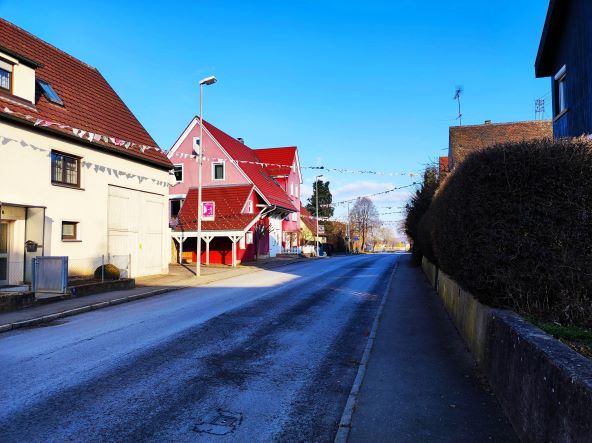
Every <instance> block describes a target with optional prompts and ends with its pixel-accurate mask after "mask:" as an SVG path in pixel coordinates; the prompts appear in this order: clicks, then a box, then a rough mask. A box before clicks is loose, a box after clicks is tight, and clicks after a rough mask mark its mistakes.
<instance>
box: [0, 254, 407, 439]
mask: <svg viewBox="0 0 592 443" xmlns="http://www.w3.org/2000/svg"><path fill="white" fill-rule="evenodd" d="M397 260H398V256H396V255H390V254H379V255H371V256H355V257H338V258H330V259H327V260H318V261H312V262H306V263H303V264H294V265H290V266H287V267H284V268H281V269H279V270H276V271H262V272H258V273H256V274H249V275H244V276H240V277H235V278H232V279H228V280H224V281H219V282H216V283H213V284H210V285H207V286H204V287H199V288H195V289H187V290H182V291H177V292H174V293H170V294H166V295H162V296H159V297H154V298H151V299H146V300H141V301H138V302H134V303H129V304H125V305H119V306H114V307H111V308H108V309H103V310H100V311H95V312H91V313H87V314H82V315H79V316H75V317H70V318H67V319H64V320H63V321H59V322H55V323H53V324H49V325H48V326H44V327H37V328H31V329H26V330H18V331H14V332H10V333H5V334H2V335H1V336H0V371H1V372H0V373H1V377H2V380H1V383H0V440H1V441H2V442H13V441H14V442H16V441H18V442H28V441H40V442H41V441H43V442H51V441H56V442H57V441H59V442H64V441H126V442H128V441H159V442H160V441H179V442H182V441H216V442H225V441H251V442H252V441H332V439H333V438H334V435H335V432H336V430H337V425H338V422H339V419H340V416H341V413H342V411H343V408H344V406H345V402H346V400H347V397H348V394H349V391H350V389H351V386H352V383H353V380H354V378H355V375H356V371H357V368H358V364H357V363H358V361H359V359H360V358H361V356H362V353H363V350H364V346H365V345H366V338H367V335H368V332H369V330H370V327H371V325H372V321H373V320H374V316H375V314H376V312H377V308H378V305H379V303H380V299H381V297H382V296H383V295H384V291H385V289H386V284H387V281H388V279H389V278H390V276H391V274H392V271H393V269H394V267H395V263H396V261H397Z"/></svg>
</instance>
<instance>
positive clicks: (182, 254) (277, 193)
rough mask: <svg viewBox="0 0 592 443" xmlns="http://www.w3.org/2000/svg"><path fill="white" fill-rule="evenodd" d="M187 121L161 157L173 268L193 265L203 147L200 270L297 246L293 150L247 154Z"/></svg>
mask: <svg viewBox="0 0 592 443" xmlns="http://www.w3.org/2000/svg"><path fill="white" fill-rule="evenodd" d="M199 135H200V127H199V118H198V117H194V118H193V119H192V120H191V122H190V123H189V125H188V126H187V127H186V128H185V130H184V131H183V133H182V134H181V136H180V137H179V139H178V140H177V141H176V142H175V144H174V145H173V147H172V148H171V149H170V151H169V153H168V157H169V159H170V160H171V162H172V163H173V165H174V167H175V179H176V184H175V185H174V186H172V187H171V188H170V196H169V198H170V213H169V216H170V221H171V228H172V229H173V234H172V237H173V240H174V244H175V247H176V251H177V260H181V259H182V260H185V261H191V262H195V261H196V260H197V257H196V251H197V180H198V178H197V177H198V164H197V156H196V151H197V150H196V148H199V146H200V145H202V146H203V156H204V159H203V169H202V173H203V174H202V184H203V195H202V200H203V201H204V202H208V203H207V204H208V205H211V206H212V207H213V208H215V209H214V214H213V216H212V217H209V218H206V217H204V220H203V221H202V256H201V261H202V262H203V263H205V264H214V263H216V264H229V265H236V264H237V263H239V262H241V261H252V260H254V259H256V258H257V257H268V256H271V257H273V256H275V255H277V254H280V253H282V252H283V251H285V250H286V249H289V248H291V247H295V246H297V232H298V231H299V227H300V225H299V215H298V214H299V208H300V184H301V181H302V180H301V176H300V165H299V162H298V154H297V149H296V147H289V148H270V149H251V148H250V147H248V146H247V145H246V144H245V143H244V142H243V141H242V140H240V139H236V138H234V137H232V136H230V135H228V134H227V133H225V132H223V131H221V130H220V129H218V128H217V127H215V126H214V125H212V124H211V123H209V122H207V121H205V120H204V122H203V141H200V140H199Z"/></svg>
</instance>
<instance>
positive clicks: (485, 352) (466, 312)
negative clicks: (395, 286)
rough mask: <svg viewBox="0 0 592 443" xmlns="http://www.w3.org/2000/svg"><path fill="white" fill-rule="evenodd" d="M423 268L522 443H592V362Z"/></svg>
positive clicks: (432, 269) (429, 267)
mask: <svg viewBox="0 0 592 443" xmlns="http://www.w3.org/2000/svg"><path fill="white" fill-rule="evenodd" d="M422 268H423V269H424V272H425V273H426V276H427V278H428V280H429V281H430V283H432V285H433V286H434V287H435V288H436V289H437V292H438V294H439V295H440V298H441V299H442V302H443V303H444V306H445V307H446V310H447V311H448V314H449V315H450V317H451V319H452V321H453V322H454V324H455V326H456V328H457V329H458V331H459V332H460V334H461V335H462V337H463V338H464V340H465V342H466V343H467V346H468V347H469V349H470V350H471V352H472V353H473V355H474V356H475V359H476V360H477V362H478V364H479V365H480V366H481V368H482V370H483V371H484V372H485V374H486V375H487V377H488V379H489V382H490V384H491V386H492V388H493V391H494V392H495V394H496V397H497V399H498V400H499V402H500V404H501V405H502V407H503V409H504V411H505V413H506V414H507V416H508V418H509V419H510V421H511V422H512V425H513V426H514V429H515V430H516V432H517V433H518V436H519V437H520V439H521V440H522V441H526V442H539V441H553V442H590V441H592V361H591V360H589V359H587V358H585V357H583V356H581V355H580V354H578V353H577V352H575V351H573V350H572V349H570V348H569V347H567V346H566V345H564V344H563V343H561V342H560V341H558V340H555V339H554V338H553V337H551V336H550V335H548V334H546V333H545V332H543V331H542V330H540V329H539V328H537V327H535V326H534V325H532V324H531V323H529V322H527V321H525V320H524V319H523V318H522V317H520V316H519V315H517V314H516V313H514V312H511V311H506V310H501V309H493V308H490V307H488V306H485V305H483V304H481V303H480V302H479V301H477V299H475V298H474V297H473V296H472V295H471V294H470V293H468V292H466V291H464V290H463V289H462V288H461V287H460V286H459V285H458V284H457V283H456V282H455V281H454V280H452V279H451V278H450V277H448V276H447V275H446V274H445V273H444V272H442V271H440V270H438V269H437V268H436V267H435V266H434V265H433V264H432V263H430V262H429V261H427V260H426V259H425V258H424V261H423V263H422Z"/></svg>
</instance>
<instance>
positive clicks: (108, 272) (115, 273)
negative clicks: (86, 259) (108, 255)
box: [95, 263, 121, 280]
mask: <svg viewBox="0 0 592 443" xmlns="http://www.w3.org/2000/svg"><path fill="white" fill-rule="evenodd" d="M103 268H105V280H119V277H120V275H121V272H120V271H119V268H117V266H115V265H112V264H110V263H109V264H106V265H105V266H99V267H98V268H97V269H96V270H95V279H97V280H101V278H102V276H103V270H102V269H103Z"/></svg>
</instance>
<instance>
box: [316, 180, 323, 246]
mask: <svg viewBox="0 0 592 443" xmlns="http://www.w3.org/2000/svg"><path fill="white" fill-rule="evenodd" d="M321 177H322V175H317V176H316V177H315V188H316V190H315V194H316V196H317V214H316V215H317V238H316V243H317V257H318V256H319V179H320V178H321Z"/></svg>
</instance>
